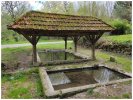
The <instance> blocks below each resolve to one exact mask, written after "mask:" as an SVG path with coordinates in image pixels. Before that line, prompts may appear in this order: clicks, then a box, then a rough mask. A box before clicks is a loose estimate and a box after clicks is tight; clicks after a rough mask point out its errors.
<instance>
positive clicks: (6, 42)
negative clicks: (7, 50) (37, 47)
mask: <svg viewBox="0 0 133 100" xmlns="http://www.w3.org/2000/svg"><path fill="white" fill-rule="evenodd" d="M60 41H64V40H63V39H62V40H61V39H60V40H42V39H41V40H39V42H60ZM23 43H29V42H28V41H27V40H25V41H18V42H16V41H4V42H1V44H2V45H6V44H23Z"/></svg>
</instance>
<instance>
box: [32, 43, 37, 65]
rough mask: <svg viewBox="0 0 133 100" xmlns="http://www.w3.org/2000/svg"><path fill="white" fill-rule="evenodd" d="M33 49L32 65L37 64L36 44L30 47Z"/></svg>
mask: <svg viewBox="0 0 133 100" xmlns="http://www.w3.org/2000/svg"><path fill="white" fill-rule="evenodd" d="M32 48H33V63H36V62H37V52H36V44H34V45H32Z"/></svg>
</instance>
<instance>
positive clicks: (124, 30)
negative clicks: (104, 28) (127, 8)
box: [111, 19, 132, 35]
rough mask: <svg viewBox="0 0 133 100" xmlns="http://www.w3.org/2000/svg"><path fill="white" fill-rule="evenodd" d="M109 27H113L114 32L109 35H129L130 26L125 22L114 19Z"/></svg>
mask: <svg viewBox="0 0 133 100" xmlns="http://www.w3.org/2000/svg"><path fill="white" fill-rule="evenodd" d="M111 25H112V26H114V27H115V29H116V30H115V31H113V32H111V35H122V34H131V32H132V27H131V24H129V23H128V21H126V20H120V19H115V20H113V21H112V22H111Z"/></svg>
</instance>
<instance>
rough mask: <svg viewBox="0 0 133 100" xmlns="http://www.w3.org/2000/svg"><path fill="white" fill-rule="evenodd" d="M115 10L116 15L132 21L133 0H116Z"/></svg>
mask: <svg viewBox="0 0 133 100" xmlns="http://www.w3.org/2000/svg"><path fill="white" fill-rule="evenodd" d="M113 12H114V16H115V17H117V18H121V19H126V20H128V21H131V17H132V1H116V2H115V5H114V11H113Z"/></svg>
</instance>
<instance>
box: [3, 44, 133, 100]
mask: <svg viewBox="0 0 133 100" xmlns="http://www.w3.org/2000/svg"><path fill="white" fill-rule="evenodd" d="M72 45H73V44H72V43H68V48H70V47H71V48H72ZM37 48H38V50H43V49H64V44H54V45H53V44H47V45H44V44H43V45H38V46H37ZM31 50H32V48H31V47H19V48H7V49H2V61H7V62H9V64H10V62H12V61H13V62H15V61H18V60H23V61H25V59H26V56H27V55H30V52H31ZM78 51H79V52H80V53H82V54H84V55H86V56H90V50H88V49H84V48H78ZM23 53H25V56H23V55H24V54H23ZM110 56H114V57H115V58H116V61H117V62H110V61H109V57H110ZM96 57H97V61H93V62H88V63H87V64H88V65H90V63H92V64H94V63H99V62H98V61H99V60H100V61H102V62H104V63H108V64H111V66H115V65H116V64H117V66H115V67H119V68H121V69H123V70H124V71H127V72H131V66H132V65H131V64H132V60H131V59H129V58H128V57H125V56H122V55H117V54H114V53H107V52H102V51H99V50H98V51H96ZM20 58H23V59H20ZM79 65H80V67H81V66H82V65H83V64H77V66H79ZM65 67H67V68H68V65H67V66H65ZM71 67H76V64H74V66H73V65H71ZM51 68H55V66H54V67H51ZM1 80H2V85H1V86H2V98H45V96H44V95H43V92H42V85H41V82H40V78H39V74H38V69H36V68H35V69H34V68H33V70H31V71H28V72H22V73H18V74H13V75H4V76H2V78H1Z"/></svg>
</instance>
